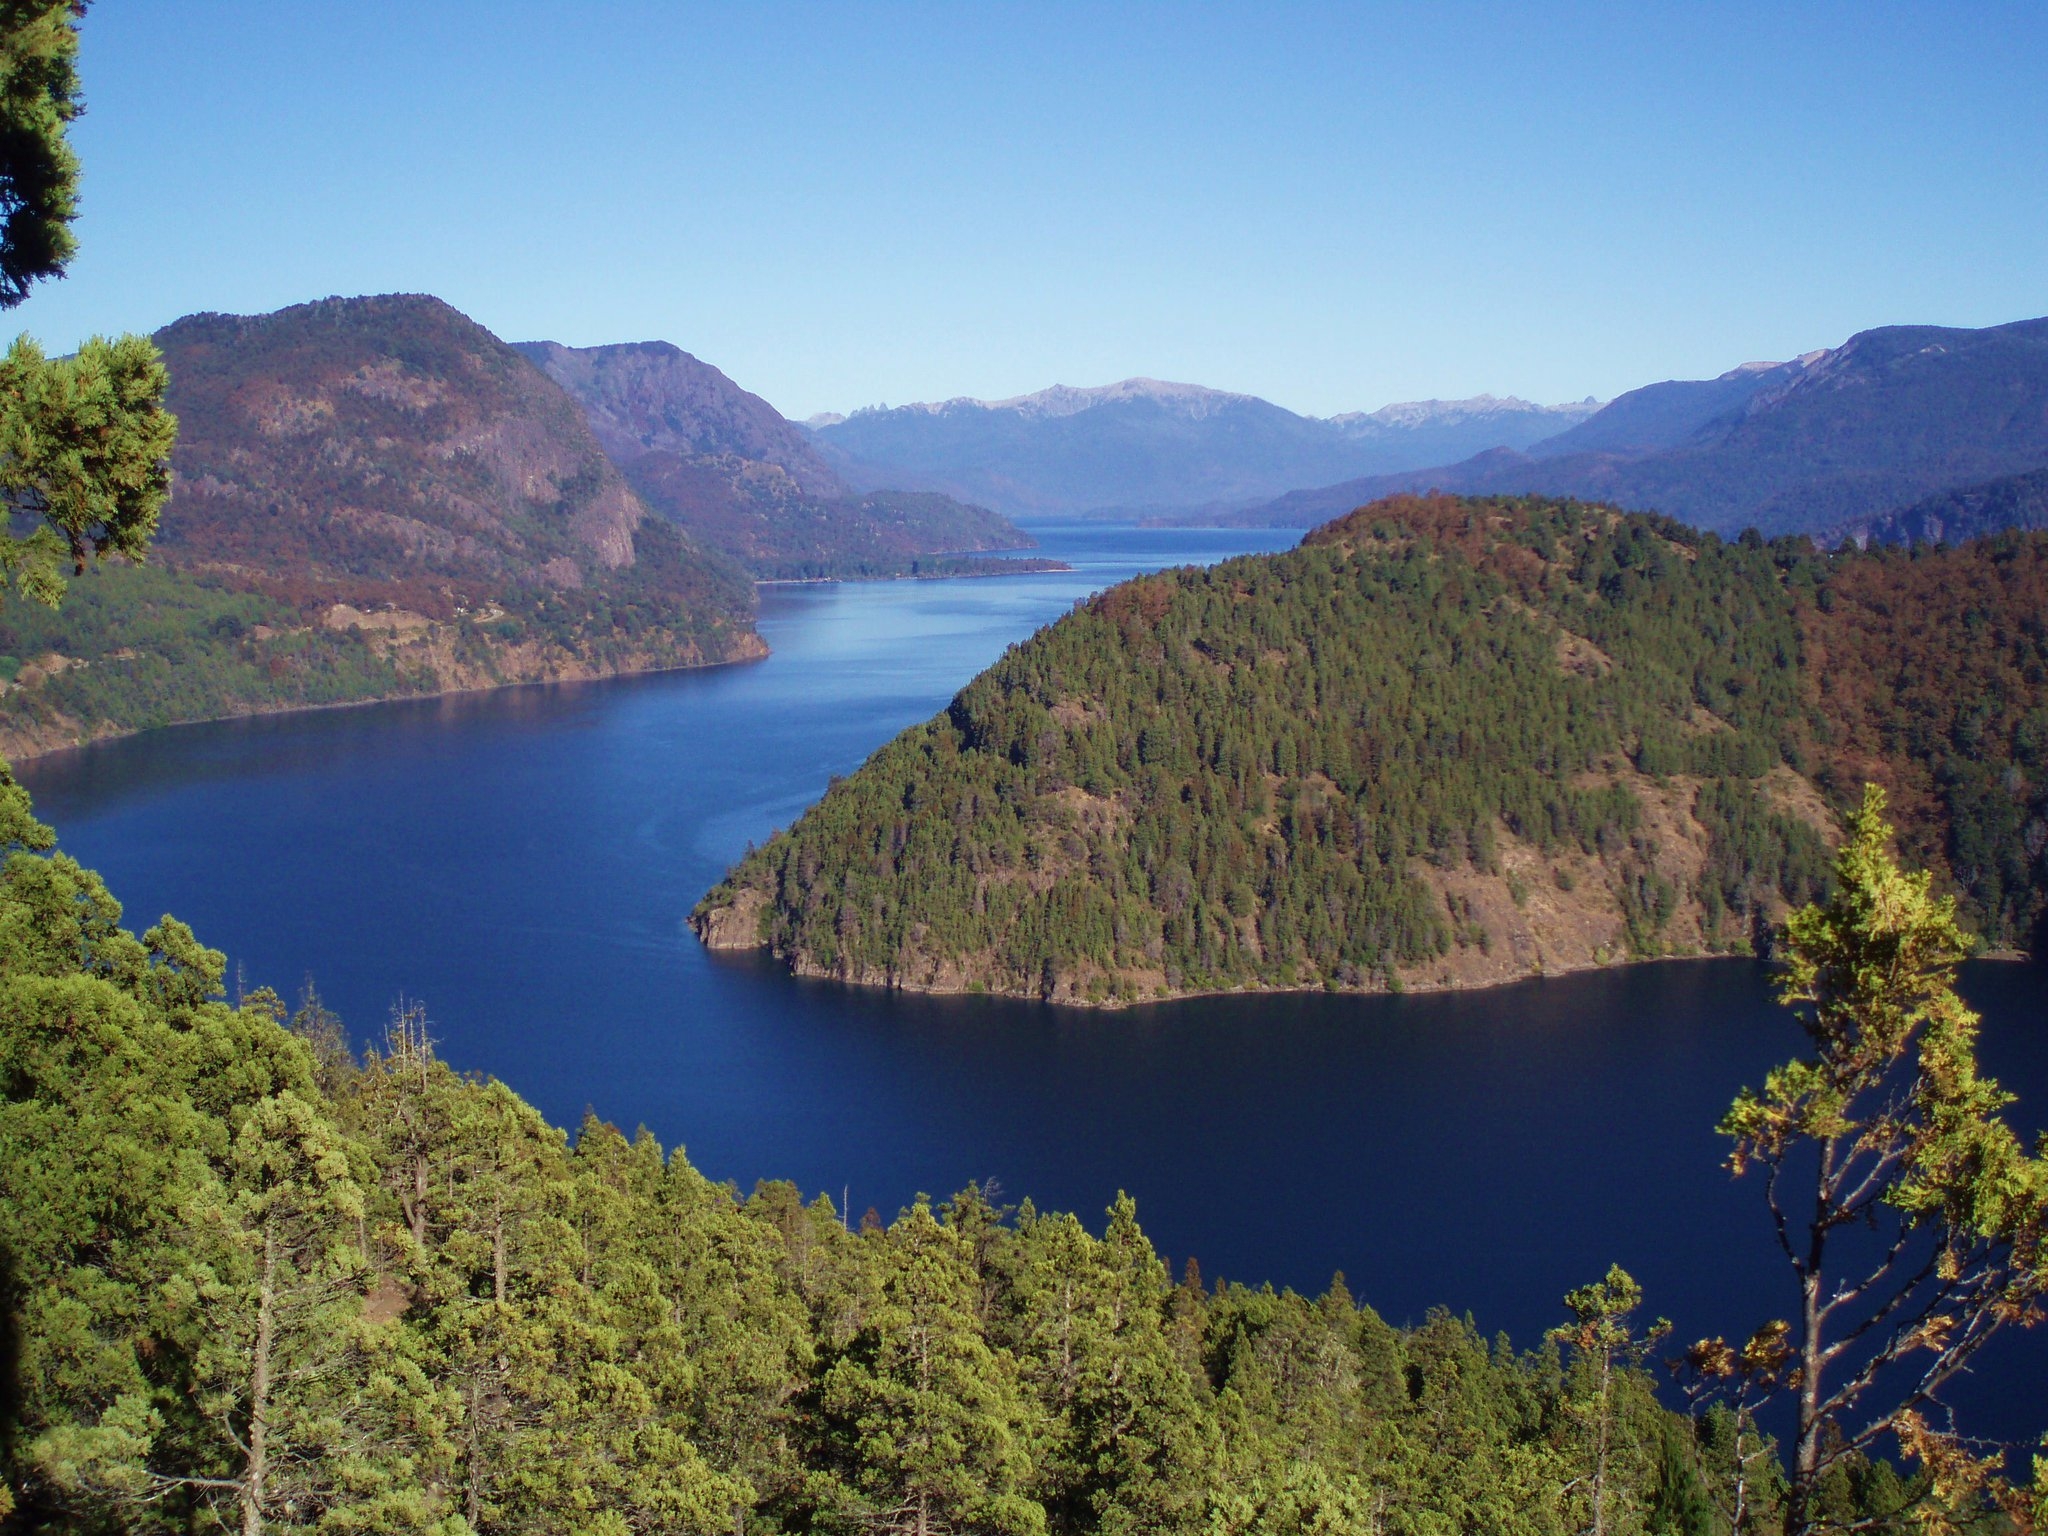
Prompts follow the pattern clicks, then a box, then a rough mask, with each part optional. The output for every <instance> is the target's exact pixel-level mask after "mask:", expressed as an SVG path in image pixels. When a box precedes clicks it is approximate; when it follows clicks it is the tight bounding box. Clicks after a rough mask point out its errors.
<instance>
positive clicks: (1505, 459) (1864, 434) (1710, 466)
mask: <svg viewBox="0 0 2048 1536" xmlns="http://www.w3.org/2000/svg"><path fill="white" fill-rule="evenodd" d="M1787 368H1788V369H1789V370H1791V371H1790V372H1789V373H1785V374H1783V375H1782V376H1780V377H1779V378H1778V380H1777V382H1774V383H1772V384H1770V386H1769V387H1766V388H1764V389H1762V390H1760V391H1758V392H1756V393H1754V394H1753V395H1751V396H1749V398H1748V399H1747V400H1746V401H1744V402H1743V403H1742V404H1741V406H1740V407H1739V409H1735V410H1733V411H1730V412H1726V413H1723V414H1721V415H1718V416H1715V417H1713V418H1712V419H1710V420H1709V421H1707V422H1705V423H1704V424H1702V425H1701V426H1700V427H1698V428H1697V429H1696V430H1695V431H1694V432H1693V434H1692V436H1690V437H1689V438H1687V439H1685V440H1684V441H1682V442H1678V443H1675V444H1671V445H1668V446H1660V447H1657V448H1655V449H1654V450H1652V451H1649V452H1640V451H1637V450H1636V449H1634V448H1632V447H1630V448H1628V449H1627V451H1622V450H1621V449H1619V448H1614V447H1609V448H1605V449H1602V450H1601V451H1590V450H1583V451H1568V452H1560V451H1558V450H1559V449H1560V448H1561V447H1564V446H1566V445H1567V444H1568V442H1569V441H1570V439H1571V438H1573V437H1576V440H1577V441H1578V442H1579V443H1580V444H1586V443H1597V442H1599V441H1600V440H1601V436H1602V434H1603V433H1605V432H1606V431H1607V427H1606V426H1605V425H1603V422H1602V417H1604V416H1605V415H1606V414H1607V413H1606V412H1602V413H1601V415H1600V416H1595V417H1593V418H1592V419H1591V420H1589V421H1588V422H1586V423H1585V425H1584V426H1583V427H1581V428H1578V429H1575V433H1574V434H1569V435H1568V436H1567V438H1566V439H1560V440H1559V441H1558V442H1556V443H1553V444H1550V445H1539V448H1538V449H1537V450H1536V451H1535V452H1534V453H1532V454H1520V453H1512V452H1495V453H1491V454H1486V455H1482V456H1479V457H1476V458H1473V459H1469V460H1467V461H1465V462H1464V463H1461V464H1453V465H1446V466H1442V467H1439V468H1435V469H1429V470H1423V471H1418V472H1416V473H1413V474H1407V475H1399V476H1391V477H1388V476H1380V477H1373V478H1366V479H1360V480H1354V481H1350V482H1347V483H1345V484H1341V485H1332V486H1328V487H1325V488H1323V489H1320V490H1315V491H1302V492H1295V493H1292V494H1290V495H1288V496H1284V497H1281V498H1279V499H1278V500H1276V501H1274V502H1271V503H1269V504H1266V505H1264V506H1262V507H1260V508H1257V509H1255V510H1252V511H1249V512H1246V513H1245V514H1243V516H1244V519H1245V520H1246V521H1252V522H1271V523H1275V524H1279V525H1282V526H1286V525H1292V524H1306V523H1314V522H1318V521H1321V520H1322V519H1324V518H1326V517H1330V516H1333V515H1338V514H1341V512H1342V511H1344V510H1345V509H1347V508H1349V507H1352V506H1356V505H1358V504H1359V503H1361V502H1363V501H1367V500H1370V499H1371V498H1372V497H1375V496H1380V495H1385V494H1389V493H1391V492H1396V491H1402V490H1421V489H1424V488H1437V489H1442V490H1445V491H1454V492H1462V493H1467V494H1510V493H1512V494H1523V493H1536V494H1544V495H1565V496H1578V497H1584V498H1592V499H1599V500H1604V501H1609V502H1613V503H1615V504H1616V505H1619V506H1623V507H1628V508H1633V509H1640V510H1646V511H1651V510H1653V511H1658V512H1662V513H1665V514H1667V515H1669V516H1672V517H1677V518H1681V519H1683V520H1685V521H1687V522H1690V523H1693V524H1695V525H1696V526H1699V527H1702V528H1709V529H1715V530H1718V531H1721V532H1732V531H1733V530H1735V529H1739V528H1742V527H1745V526H1755V527H1759V528H1762V529H1763V530H1765V531H1766V532H1771V533H1780V532H1811V533H1819V532H1822V531H1823V530H1827V529H1831V528H1834V527H1837V526H1840V525H1843V524H1847V523H1851V522H1854V521H1856V520H1859V519H1862V518H1867V517H1871V516H1875V515H1877V514H1880V513H1883V512H1885V511H1888V510H1890V509H1892V508H1894V507H1899V506H1904V505H1907V504H1910V503H1912V502H1915V501H1917V500H1920V499H1921V498H1923V497H1926V496H1928V495H1931V494H1935V493H1938V492H1941V491H1944V490H1949V489H1953V488H1955V487H1959V486H1967V485H1971V484H1974V483H1976V482H1980V481H1984V480H1990V479H1994V478H1998V477H2003V476H2007V475H2012V474H2017V473H2022V472H2025V471H2028V470H2032V469H2038V468H2040V467H2041V466H2042V465H2043V464H2044V463H2048V320H2026V321H2020V322H2016V323H2014V324H2011V325H2002V326H1992V327H1989V328H1987V329H1985V330H1975V331H1972V330H1953V329H1945V328H1942V327H1937V326H1891V327H1887V328H1885V329H1882V330H1874V331H1864V332H1862V333H1861V334H1859V335H1857V336H1854V337H1852V338H1851V339H1850V340H1849V341H1848V342H1846V343H1844V344H1843V345H1842V346H1841V347H1839V348H1836V349H1835V350H1834V351H1832V352H1827V353H1823V354H1820V355H1818V356H1817V357H1815V358H1813V359H1812V360H1811V361H1810V362H1803V363H1801V364H1798V365H1787ZM1672 387H1673V386H1659V388H1663V389H1670V388H1672ZM1627 400H1628V397H1624V399H1623V400H1621V401H1617V402H1615V405H1614V406H1610V407H1609V408H1608V409H1609V410H1615V409H1617V408H1618V407H1624V406H1625V403H1626V402H1627ZM1699 403H1700V402H1698V401H1695V402H1694V404H1699ZM1637 404H1638V405H1640V402H1637ZM1627 408H1629V409H1634V408H1635V407H1627ZM1632 435H1637V434H1635V433H1634V432H1633V431H1632V430H1631V429H1628V428H1626V427H1623V428H1621V429H1617V431H1616V433H1615V436H1616V437H1617V438H1618V439H1621V440H1623V442H1624V444H1625V440H1626V439H1627V438H1629V437H1630V436H1632Z"/></svg>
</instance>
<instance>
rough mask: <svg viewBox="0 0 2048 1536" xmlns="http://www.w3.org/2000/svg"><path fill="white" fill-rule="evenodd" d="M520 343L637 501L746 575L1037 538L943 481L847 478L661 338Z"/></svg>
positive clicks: (872, 563) (877, 564)
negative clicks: (876, 482)
mask: <svg viewBox="0 0 2048 1536" xmlns="http://www.w3.org/2000/svg"><path fill="white" fill-rule="evenodd" d="M519 350H520V352H521V353H522V355H524V356H525V357H526V358H528V359H529V360H530V361H531V362H532V363H533V364H534V365H535V366H536V367H537V368H538V369H540V370H541V371H543V372H544V373H546V375H547V376H548V377H549V378H551V379H552V380H554V382H555V383H557V384H558V385H560V386H561V387H562V388H563V389H564V390H566V391H567V392H568V393H569V395H570V396H571V397H572V398H574V399H575V400H577V401H578V402H580V403H581V405H582V408H583V410H584V412H585V414H586V415H587V416H588V418H589V420H590V423H591V428H592V430H593V431H594V432H595V433H596V434H597V435H598V439H599V441H600V442H601V443H603V444H604V446H605V449H606V451H607V453H608V454H609V456H610V457H611V459H612V461H613V462H614V463H616V464H617V465H618V467H619V469H620V470H621V471H622V472H623V474H624V476H625V478H626V480H627V482H628V483H629V484H631V486H632V487H633V489H634V491H635V492H636V493H637V494H638V495H639V497H640V499H641V500H642V501H643V502H645V503H646V504H647V505H648V506H650V507H652V508H653V509H654V510H655V511H657V512H659V513H660V514H661V515H662V516H663V517H665V518H667V519H668V520H669V521H670V522H672V523H674V524H675V525H676V526H677V527H678V528H681V529H683V530H685V531H686V532H687V533H688V534H689V535H690V536H692V537H693V538H696V539H698V540H699V541H700V542H702V543H704V544H706V545H708V546H710V547H711V548H713V549H716V550H719V551H720V552H722V553H723V554H725V555H727V556H729V557H730V558H732V559H734V560H736V561H738V562H739V563H740V564H741V565H743V566H744V567H745V568H746V569H747V570H748V571H749V572H750V573H751V574H752V575H754V576H756V577H759V578H763V579H769V580H788V579H810V578H819V577H832V576H856V577H859V576H886V575H898V574H909V573H923V572H925V571H927V570H937V569H939V568H941V567H934V565H933V562H932V561H931V560H930V559H929V557H931V556H933V555H941V554H943V555H955V556H957V555H976V554H986V553H989V552H993V551H999V550H1014V549H1026V548H1029V547H1031V546H1032V544H1033V543H1034V542H1035V541H1034V540H1033V539H1032V538H1031V536H1030V535H1029V534H1027V533H1025V532H1024V531H1023V530H1022V529H1020V528H1018V527H1016V526H1015V525H1014V524H1012V523H1011V522H1009V521H1008V520H1007V519H1006V518H1003V517H1000V516H998V515H997V514H995V513H993V512H991V511H989V510H988V509H987V508H985V507H981V506H978V505H973V504H970V503H966V502H963V501H960V500H956V499H954V498H951V497H949V496H947V495H945V494H943V493H934V492H925V491H910V492H905V491H898V490H894V489H891V488H888V487H881V486H864V487H862V488H860V489H859V490H855V489H853V488H850V487H849V486H848V485H847V484H846V482H845V481H844V480H843V479H842V478H841V477H840V476H839V474H838V473H837V472H836V471H835V470H834V469H833V467H832V466H831V465H830V464H829V463H828V462H827V460H826V458H825V456H824V455H822V454H821V453H820V452H819V451H818V449H817V447H816V446H815V444H814V441H813V438H812V436H811V434H809V433H807V432H805V431H804V430H803V429H801V428H800V427H798V426H796V425H795V424H794V423H792V422H790V421H788V420H786V419H785V418H784V417H783V416H782V415H781V413H780V412H778V411H777V410H776V409H775V408H774V407H773V406H771V405H769V404H768V402H767V401H765V400H763V399H762V398H761V397H760V396H758V395H754V394H750V393H748V392H747V391H746V390H744V389H742V388H740V387H739V385H737V384H735V383H734V382H733V381H732V380H731V379H730V378H728V377H727V376H726V375H725V374H724V373H722V372H720V371H719V370H718V369H716V368H714V367H712V366H711V365H710V364H708V363H705V362H702V361H701V360H699V359H697V358H695V357H692V356H691V355H690V354H689V353H687V352H685V351H683V350H682V349H681V348H679V347H676V346H675V345H673V344H672V343H669V342H664V341H651V342H622V343H616V344H613V345H608V346H601V347H566V346H563V345H561V344H560V343H557V342H526V343H522V344H521V346H520V348H519ZM1020 568H1023V567H1020Z"/></svg>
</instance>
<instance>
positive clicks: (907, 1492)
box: [818, 1199, 1045, 1536]
mask: <svg viewBox="0 0 2048 1536" xmlns="http://www.w3.org/2000/svg"><path fill="white" fill-rule="evenodd" d="M871 1241H874V1242H876V1243H878V1244H879V1245H880V1248H881V1252H880V1254H879V1255H878V1257H879V1258H880V1259H881V1261H882V1262H881V1264H880V1266H879V1267H880V1270H881V1274H880V1278H879V1283H878V1285H877V1288H876V1289H877V1294H876V1296H875V1299H874V1302H873V1304H872V1307H871V1309H870V1311H869V1313H868V1316H867V1318H866V1321H865V1325H864V1326H863V1327H862V1329H861V1331H860V1332H859V1333H858V1334H857V1335H856V1336H855V1338H854V1339H853V1341H852V1343H851V1344H850V1346H849V1347H848V1348H847V1349H846V1350H845V1352H844V1353H842V1354H841V1355H840V1356H839V1357H838V1358H837V1359H836V1360H834V1361H833V1362H832V1364H831V1365H830V1367H829V1368H828V1369H827V1370H826V1372H825V1374H824V1378H823V1380H822V1381H821V1382H820V1383H819V1388H818V1399H819V1406H820V1409H821V1414H822V1418H823V1421H824V1429H825V1433H826V1435H827V1437H828V1445H829V1451H830V1454H831V1456H832V1459H833V1460H834V1461H835V1462H836V1463H837V1465H838V1468H839V1473H840V1477H841V1479H842V1480H843V1483H844V1486H845V1487H846V1489H847V1491H848V1492H849V1493H850V1494H851V1495H852V1498H853V1500H854V1507H855V1508H856V1509H857V1510H858V1511H859V1517H860V1518H861V1519H862V1520H863V1522H864V1523H865V1524H867V1525H868V1526H869V1527H870V1528H872V1529H875V1530H880V1531H890V1532H899V1533H903V1536H938V1533H941V1532H947V1531H959V1530H984V1531H998V1532H1004V1533H1015V1536H1030V1533H1033V1532H1038V1531H1042V1530H1043V1529H1044V1528H1045V1512H1044V1510H1043V1509H1042V1508H1041V1507H1040V1506H1039V1505H1038V1504H1037V1503H1036V1502H1035V1501H1034V1500H1032V1499H1031V1498H1030V1497H1028V1495H1027V1494H1026V1493H1025V1491H1024V1490H1025V1484H1026V1481H1027V1479H1028V1476H1029V1466H1030V1461H1029V1453H1028V1448H1029V1442H1030V1426H1029V1424H1028V1415H1029V1409H1028V1406H1027V1404H1026V1401H1025V1399H1024V1397H1023V1395H1022V1393H1021V1392H1020V1391H1019V1390H1018V1385H1017V1381H1016V1370H1015V1365H1014V1362H1013V1361H1012V1360H1011V1358H1010V1356H1009V1354H1008V1353H1007V1351H1000V1350H995V1349H991V1348H990V1347H989V1345H988V1343H987V1342H986V1341H985V1340H984V1339H983V1337H982V1335H981V1332H980V1329H979V1328H978V1326H977V1323H976V1318H975V1286H974V1276H973V1271H972V1269H971V1268H970V1266H969V1260H968V1255H967V1253H966V1252H965V1244H964V1243H963V1241H962V1239H961V1237H960V1235H959V1234H958V1233H957V1232H955V1231H954V1230H952V1229H951V1228H948V1227H945V1226H942V1225H941V1224H940V1223H939V1222H938V1220H937V1219H936V1218H935V1217H934V1216H933V1215H932V1211H931V1206H930V1204H929V1202H928V1201H926V1200H923V1199H920V1200H919V1201H918V1202H917V1203H916V1205H915V1206H913V1207H912V1209H911V1210H909V1211H908V1212H906V1213H905V1214H904V1215H903V1216H901V1217H899V1218H898V1219H897V1221H896V1222H895V1223H894V1224H892V1225H891V1226H890V1227H889V1228H888V1229H887V1231H886V1232H884V1233H881V1234H878V1235H877V1236H876V1237H875V1238H873V1239H871Z"/></svg>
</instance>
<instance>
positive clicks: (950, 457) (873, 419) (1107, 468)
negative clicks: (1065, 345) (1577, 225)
mask: <svg viewBox="0 0 2048 1536" xmlns="http://www.w3.org/2000/svg"><path fill="white" fill-rule="evenodd" d="M1592 409H1593V406H1592V404H1591V402H1587V403H1586V404H1584V405H1576V406H1533V405H1530V404H1528V402H1526V401H1522V400H1513V399H1508V400H1498V399H1495V398H1494V397H1493V396H1490V395H1482V396H1479V397H1477V398H1476V399H1474V400H1464V401H1437V400H1432V401H1425V402H1419V403H1416V404H1412V405H1399V406H1388V407H1386V408H1385V409H1383V410H1380V411H1376V412H1373V413H1371V414H1370V415H1367V414H1365V413H1359V412H1354V413H1351V414H1349V415H1344V416H1338V417H1334V418H1332V419H1330V420H1321V419H1318V418H1316V417H1312V416H1297V415H1296V414H1295V413H1294V412H1292V411H1288V410H1284V409H1282V408H1281V407H1279V406H1277V405H1273V404H1271V403H1270V402H1268V401H1265V400H1261V399H1258V398H1257V397H1255V396H1252V395H1239V394H1229V393H1226V392H1224V391H1222V390H1214V389H1205V388H1203V387H1201V386H1199V385H1194V384H1172V383H1165V382H1162V381H1160V380H1157V379H1125V380H1124V381H1123V382H1121V383H1118V384H1109V385H1105V386H1102V387H1100V388H1095V389H1074V388H1069V387H1068V386H1066V385H1056V386H1054V387H1053V388H1051V389H1047V390H1041V391H1040V392H1039V393H1037V394H1034V395H1023V396H1019V397H1017V398H1016V399H1011V400H993V401H991V400H968V399H959V400H948V401H944V402H942V403H939V404H930V405H906V406H899V407H896V408H895V409H889V408H886V407H875V408H872V409H869V410H863V411H856V412H855V413H854V414H853V415H851V416H845V417H836V416H821V417H816V418H813V421H812V423H811V435H812V437H813V439H814V440H815V441H816V443H817V444H818V448H819V451H820V452H821V453H822V454H823V455H824V457H825V458H826V459H827V461H828V462H830V463H831V464H832V465H833V466H834V467H835V468H836V469H837V470H838V471H839V472H840V473H841V474H842V475H843V476H844V477H845V478H847V479H848V480H850V481H852V482H853V483H855V484H857V485H881V484H909V485H920V486H926V487H929V488H931V489H936V490H944V491H947V492H950V493H951V494H953V495H955V496H959V497H963V498H966V499H968V500H972V501H977V502H982V503H984V504H986V505H988V506H991V507H994V508H996V509H998V510H999V511H1002V512H1005V513H1007V514H1009V515H1011V516H1041V517H1043V516H1072V515H1077V514H1083V513H1092V512H1102V511H1105V510H1117V509H1142V510H1146V511H1152V512H1158V511H1162V510H1172V509H1186V508H1214V507H1218V506H1226V505H1230V504H1234V503H1242V502H1244V501H1247V500H1253V499H1257V498H1261V497H1267V496H1271V495H1274V494H1275V493H1277V492H1279V491H1283V490H1287V489H1289V488H1292V487H1295V486H1300V485H1306V484H1317V483H1320V482H1322V481H1326V480H1329V479H1331V478H1333V477H1336V476H1342V475H1358V474H1367V473H1390V472H1393V471H1396V470H1400V469H1407V468H1416V467H1419V466H1421V465H1423V464H1427V463H1431V462H1440V461H1441V459H1442V457H1443V456H1445V455H1447V454H1458V453H1468V452H1472V451H1474V450H1476V449H1479V448H1486V447H1493V446H1496V445H1500V444H1509V445H1513V446H1526V445H1528V444H1530V443H1533V442H1535V441H1537V440H1538V439H1540V438H1544V437H1549V436H1552V435H1554V434H1555V433H1557V432H1558V431H1559V430H1560V429H1561V428H1563V427H1567V426H1570V425H1571V424H1572V423H1574V422H1575V421H1577V420H1579V419H1580V418H1581V417H1582V416H1584V415H1585V414H1586V413H1588V412H1589V411H1591V410H1592Z"/></svg>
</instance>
